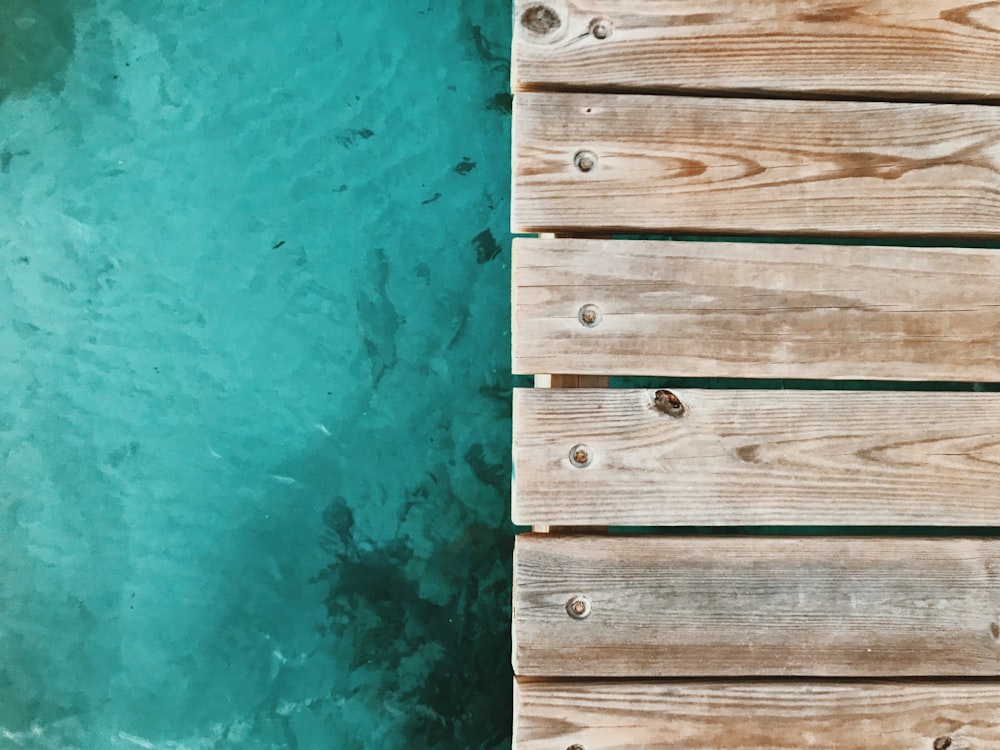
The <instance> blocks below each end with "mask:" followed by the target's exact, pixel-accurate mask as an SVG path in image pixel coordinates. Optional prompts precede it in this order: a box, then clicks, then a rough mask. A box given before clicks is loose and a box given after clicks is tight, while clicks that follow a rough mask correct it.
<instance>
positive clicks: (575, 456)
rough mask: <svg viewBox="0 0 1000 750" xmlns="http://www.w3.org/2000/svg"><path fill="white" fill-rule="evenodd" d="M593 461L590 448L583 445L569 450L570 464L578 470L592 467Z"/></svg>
mask: <svg viewBox="0 0 1000 750" xmlns="http://www.w3.org/2000/svg"><path fill="white" fill-rule="evenodd" d="M591 459H592V456H591V455H590V448H588V447H587V446H586V445H584V444H583V443H580V444H579V445H574V446H573V447H572V448H570V449H569V462H570V463H571V464H573V466H575V467H576V468H578V469H582V468H584V467H585V466H590V461H591Z"/></svg>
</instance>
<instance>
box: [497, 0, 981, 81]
mask: <svg viewBox="0 0 1000 750" xmlns="http://www.w3.org/2000/svg"><path fill="white" fill-rule="evenodd" d="M514 12H515V16H514V17H515V23H514V54H513V60H512V64H513V65H512V67H513V71H512V82H513V87H514V89H515V90H524V89H532V88H571V89H580V88H604V89H619V90H620V89H626V88H627V89H636V90H659V91H663V90H684V91H697V90H710V91H741V92H747V93H754V92H778V93H799V92H806V93H813V94H817V95H830V94H834V95H836V94H842V95H848V96H850V95H861V96H867V97H880V98H910V99H926V98H930V99H937V98H941V97H950V98H955V99H963V98H964V99H968V98H973V99H975V98H982V99H993V98H996V97H998V96H1000V69H998V67H997V65H996V60H997V59H998V57H1000V7H998V6H997V4H996V3H993V2H979V3H974V2H962V1H960V0H906V2H897V1H896V0H853V2H851V3H843V2H837V1H835V0H827V1H824V0H819V1H817V0H787V1H784V2H774V1H773V0H711V2H707V1H706V0H670V2H664V1H663V0H589V2H588V1H587V0H574V1H572V2H571V1H569V0H542V1H541V2H538V0H517V2H515V10H514Z"/></svg>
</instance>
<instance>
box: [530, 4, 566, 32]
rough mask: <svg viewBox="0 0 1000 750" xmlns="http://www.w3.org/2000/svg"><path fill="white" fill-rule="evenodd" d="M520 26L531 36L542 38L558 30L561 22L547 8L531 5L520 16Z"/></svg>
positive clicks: (556, 15)
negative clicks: (537, 35)
mask: <svg viewBox="0 0 1000 750" xmlns="http://www.w3.org/2000/svg"><path fill="white" fill-rule="evenodd" d="M521 25H522V26H523V27H524V28H526V29H527V30H528V31H530V32H532V33H533V34H539V35H541V36H544V35H545V34H549V33H551V32H553V31H555V30H556V29H558V28H559V27H560V26H561V25H562V21H560V20H559V15H558V14H557V13H556V12H555V11H554V10H552V8H550V7H549V6H547V5H532V6H529V7H528V8H527V9H526V10H525V11H524V13H522V14H521Z"/></svg>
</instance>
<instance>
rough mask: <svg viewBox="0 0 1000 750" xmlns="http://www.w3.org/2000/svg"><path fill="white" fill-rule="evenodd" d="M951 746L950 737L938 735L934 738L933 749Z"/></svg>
mask: <svg viewBox="0 0 1000 750" xmlns="http://www.w3.org/2000/svg"><path fill="white" fill-rule="evenodd" d="M949 747H951V737H938V738H937V739H936V740H934V750H948V748H949Z"/></svg>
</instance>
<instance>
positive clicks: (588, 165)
mask: <svg viewBox="0 0 1000 750" xmlns="http://www.w3.org/2000/svg"><path fill="white" fill-rule="evenodd" d="M573 163H574V164H576V168H577V169H579V170H580V171H581V172H589V171H590V170H592V169H593V168H594V167H595V166H596V165H597V156H596V155H595V154H594V152H593V151H577V152H576V156H574V157H573Z"/></svg>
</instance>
